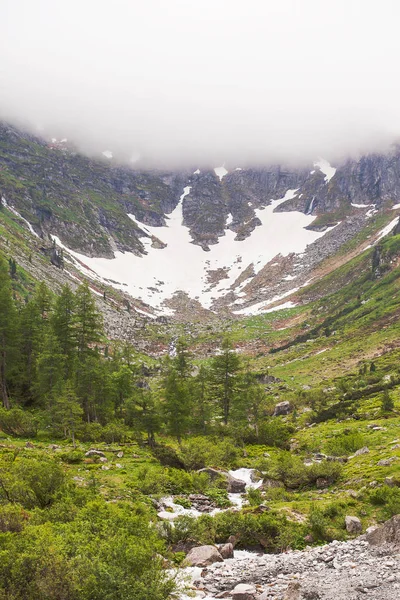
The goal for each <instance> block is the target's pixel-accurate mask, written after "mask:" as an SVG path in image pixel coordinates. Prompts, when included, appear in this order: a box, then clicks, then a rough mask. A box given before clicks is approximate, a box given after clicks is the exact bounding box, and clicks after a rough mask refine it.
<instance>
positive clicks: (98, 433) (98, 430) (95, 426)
mask: <svg viewBox="0 0 400 600" xmlns="http://www.w3.org/2000/svg"><path fill="white" fill-rule="evenodd" d="M103 436H104V433H103V427H102V426H101V425H100V423H85V425H84V426H83V428H82V432H81V433H80V434H79V439H80V440H82V441H83V442H101V441H102V440H103Z"/></svg>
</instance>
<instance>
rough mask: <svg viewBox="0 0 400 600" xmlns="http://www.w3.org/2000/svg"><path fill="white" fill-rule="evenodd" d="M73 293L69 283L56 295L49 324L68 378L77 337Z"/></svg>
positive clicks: (71, 369) (74, 354)
mask: <svg viewBox="0 0 400 600" xmlns="http://www.w3.org/2000/svg"><path fill="white" fill-rule="evenodd" d="M75 304H76V302H75V295H74V293H73V291H72V290H71V288H70V287H69V285H65V286H64V287H63V288H62V290H61V294H60V295H59V296H58V297H57V299H56V302H55V307H54V312H53V315H52V320H51V325H52V328H53V331H54V334H55V335H56V337H57V339H58V342H59V344H60V348H61V351H62V353H63V354H64V356H65V359H66V360H65V375H66V378H67V379H68V378H70V377H71V375H72V371H73V362H74V358H75V356H76V349H77V339H76V330H75Z"/></svg>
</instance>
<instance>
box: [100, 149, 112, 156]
mask: <svg viewBox="0 0 400 600" xmlns="http://www.w3.org/2000/svg"><path fill="white" fill-rule="evenodd" d="M102 155H103V156H105V157H106V158H112V157H113V153H112V152H111V150H104V152H102Z"/></svg>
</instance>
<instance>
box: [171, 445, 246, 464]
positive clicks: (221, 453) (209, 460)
mask: <svg viewBox="0 0 400 600" xmlns="http://www.w3.org/2000/svg"><path fill="white" fill-rule="evenodd" d="M180 455H181V457H182V460H183V462H184V464H185V467H186V468H187V469H189V470H197V469H202V468H204V467H209V466H214V467H225V468H233V467H235V466H237V462H238V459H239V456H240V450H239V448H237V447H236V446H235V444H234V443H233V441H232V440H230V439H229V438H228V439H224V440H216V439H210V438H206V437H195V438H191V439H189V440H188V441H186V442H184V443H183V444H182V447H181V452H180Z"/></svg>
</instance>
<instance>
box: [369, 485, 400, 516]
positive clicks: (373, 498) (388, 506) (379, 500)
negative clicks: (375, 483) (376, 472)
mask: <svg viewBox="0 0 400 600" xmlns="http://www.w3.org/2000/svg"><path fill="white" fill-rule="evenodd" d="M368 497H369V501H370V502H371V504H374V505H375V506H382V507H384V515H385V517H387V518H389V517H393V515H397V514H400V488H397V487H395V488H391V487H389V486H388V485H383V486H382V487H380V488H376V489H374V490H372V491H371V492H369V494H368Z"/></svg>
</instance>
